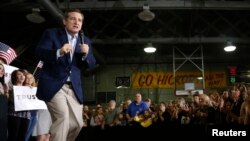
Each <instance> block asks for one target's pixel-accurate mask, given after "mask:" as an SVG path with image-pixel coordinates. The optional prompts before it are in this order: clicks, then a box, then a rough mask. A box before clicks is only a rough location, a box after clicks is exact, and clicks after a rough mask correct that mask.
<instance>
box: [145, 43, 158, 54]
mask: <svg viewBox="0 0 250 141" xmlns="http://www.w3.org/2000/svg"><path fill="white" fill-rule="evenodd" d="M144 51H145V52H146V53H154V52H155V51H156V48H155V47H153V45H152V43H148V44H147V46H146V47H145V48H144Z"/></svg>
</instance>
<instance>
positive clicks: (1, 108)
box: [0, 63, 9, 141]
mask: <svg viewBox="0 0 250 141" xmlns="http://www.w3.org/2000/svg"><path fill="white" fill-rule="evenodd" d="M4 74H5V70H4V66H3V64H1V63H0V125H1V128H0V140H1V141H6V140H7V127H8V125H7V123H8V122H7V121H8V118H7V117H8V116H7V113H8V102H7V98H8V97H9V89H8V87H7V85H6V84H5V82H4Z"/></svg>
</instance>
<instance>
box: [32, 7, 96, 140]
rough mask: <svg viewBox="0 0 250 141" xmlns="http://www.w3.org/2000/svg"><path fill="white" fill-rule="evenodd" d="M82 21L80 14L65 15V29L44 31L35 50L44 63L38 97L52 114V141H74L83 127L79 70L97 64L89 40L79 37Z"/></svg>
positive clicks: (67, 13) (72, 12) (75, 11)
mask: <svg viewBox="0 0 250 141" xmlns="http://www.w3.org/2000/svg"><path fill="white" fill-rule="evenodd" d="M83 20H84V15H83V14H82V13H81V11H80V10H78V9H71V10H68V11H66V13H65V15H64V18H63V24H64V28H53V29H47V30H46V31H45V32H44V34H43V36H42V38H41V40H40V42H39V43H38V46H37V48H36V55H37V57H38V59H40V60H41V61H43V62H44V64H43V68H42V71H41V74H40V77H39V82H38V88H37V97H38V98H39V99H41V100H44V101H45V102H46V104H47V107H48V110H49V112H50V114H51V118H52V126H51V128H50V134H51V139H50V140H51V141H74V140H75V138H76V137H77V135H78V134H79V132H80V130H81V128H82V126H83V121H82V104H83V91H82V85H83V84H82V82H81V69H82V68H93V67H94V66H95V63H96V60H95V58H94V56H93V52H92V47H91V43H90V39H89V38H87V37H84V35H83V34H80V31H81V28H82V23H83Z"/></svg>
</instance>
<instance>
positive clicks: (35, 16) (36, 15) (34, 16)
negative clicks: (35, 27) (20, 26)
mask: <svg viewBox="0 0 250 141" xmlns="http://www.w3.org/2000/svg"><path fill="white" fill-rule="evenodd" d="M26 18H27V19H28V20H29V21H30V22H32V23H43V22H45V19H44V17H42V16H41V15H40V9H39V8H32V13H30V14H28V15H26Z"/></svg>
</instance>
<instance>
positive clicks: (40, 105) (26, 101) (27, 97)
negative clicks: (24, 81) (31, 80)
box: [13, 86, 47, 111]
mask: <svg viewBox="0 0 250 141" xmlns="http://www.w3.org/2000/svg"><path fill="white" fill-rule="evenodd" d="M36 90H37V87H32V88H31V87H29V86H13V91H14V105H15V111H26V110H38V109H47V105H46V104H45V102H44V101H42V100H39V99H38V98H37V97H36Z"/></svg>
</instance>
